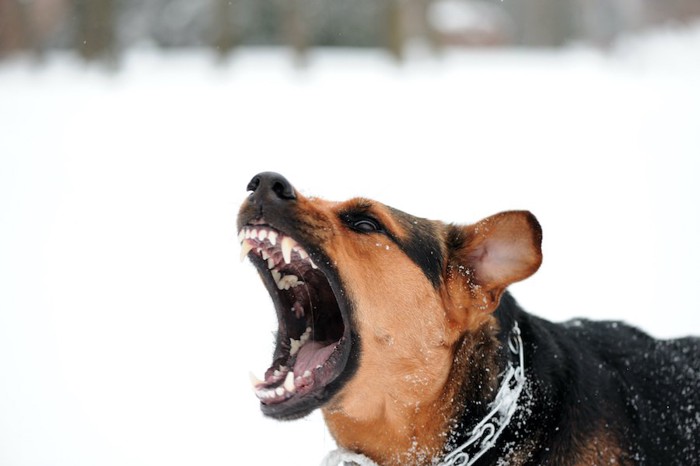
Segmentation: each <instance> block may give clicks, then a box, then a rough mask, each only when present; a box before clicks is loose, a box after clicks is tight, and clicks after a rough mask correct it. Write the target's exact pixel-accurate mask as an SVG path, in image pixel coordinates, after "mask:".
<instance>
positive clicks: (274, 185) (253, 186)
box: [248, 172, 297, 201]
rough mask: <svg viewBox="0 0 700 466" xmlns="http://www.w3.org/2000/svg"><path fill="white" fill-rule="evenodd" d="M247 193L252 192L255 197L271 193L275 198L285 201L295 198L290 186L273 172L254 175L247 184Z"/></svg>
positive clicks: (283, 178)
mask: <svg viewBox="0 0 700 466" xmlns="http://www.w3.org/2000/svg"><path fill="white" fill-rule="evenodd" d="M248 191H253V193H254V194H255V195H261V196H262V195H265V194H269V193H270V192H272V193H274V194H275V196H276V197H277V198H279V199H282V200H285V201H289V200H293V199H296V198H297V196H296V193H295V192H294V188H293V187H292V184H291V183H290V182H289V181H287V179H286V178H285V177H283V176H282V175H280V174H279V173H273V172H264V173H258V174H257V175H255V176H254V177H253V179H252V180H250V183H248Z"/></svg>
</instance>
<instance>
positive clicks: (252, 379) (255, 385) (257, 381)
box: [248, 371, 265, 391]
mask: <svg viewBox="0 0 700 466" xmlns="http://www.w3.org/2000/svg"><path fill="white" fill-rule="evenodd" d="M248 377H249V378H250V384H251V385H252V386H253V389H254V390H256V391H257V388H258V385H260V384H263V383H265V381H263V380H260V379H259V378H257V377H256V376H255V374H253V371H250V372H249V373H248Z"/></svg>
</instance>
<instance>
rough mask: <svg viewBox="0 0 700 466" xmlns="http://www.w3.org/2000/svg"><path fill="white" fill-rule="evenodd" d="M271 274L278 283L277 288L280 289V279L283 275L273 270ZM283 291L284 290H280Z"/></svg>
mask: <svg viewBox="0 0 700 466" xmlns="http://www.w3.org/2000/svg"><path fill="white" fill-rule="evenodd" d="M270 273H272V278H273V279H274V280H275V283H277V287H278V288H279V286H280V279H281V278H282V274H280V273H279V272H278V271H277V270H274V269H273V270H271V271H270ZM280 289H282V288H280Z"/></svg>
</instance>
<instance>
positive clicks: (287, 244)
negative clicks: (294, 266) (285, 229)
mask: <svg viewBox="0 0 700 466" xmlns="http://www.w3.org/2000/svg"><path fill="white" fill-rule="evenodd" d="M294 245H295V241H294V240H293V239H292V238H290V237H289V236H285V237H284V238H282V245H281V247H282V257H284V262H285V263H286V264H289V263H290V262H292V247H293V246H294Z"/></svg>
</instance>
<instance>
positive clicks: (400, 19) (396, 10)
mask: <svg viewBox="0 0 700 466" xmlns="http://www.w3.org/2000/svg"><path fill="white" fill-rule="evenodd" d="M385 1H386V16H385V18H386V23H385V24H386V29H385V30H386V34H387V37H386V46H387V49H388V50H389V53H391V55H392V56H393V57H394V58H395V59H396V60H397V61H402V60H403V58H404V45H405V44H404V42H405V37H404V35H405V31H404V11H403V9H404V3H405V2H404V0H385Z"/></svg>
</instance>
